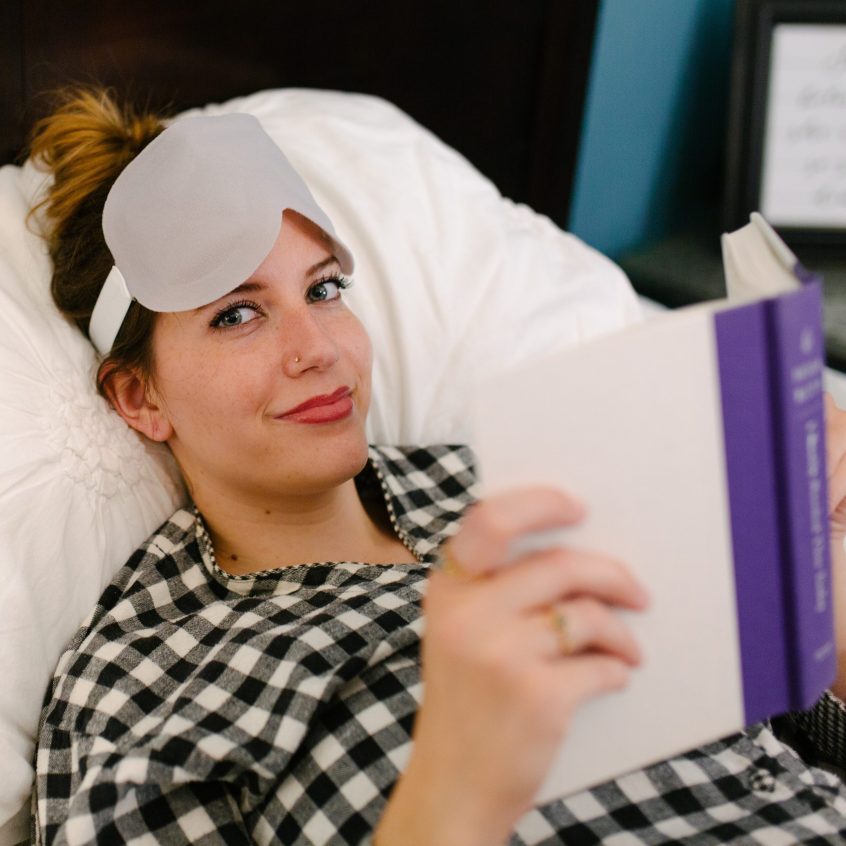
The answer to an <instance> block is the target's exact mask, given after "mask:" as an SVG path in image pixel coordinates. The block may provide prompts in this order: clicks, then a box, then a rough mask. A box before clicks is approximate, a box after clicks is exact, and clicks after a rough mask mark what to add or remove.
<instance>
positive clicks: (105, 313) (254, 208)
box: [88, 114, 353, 355]
mask: <svg viewBox="0 0 846 846" xmlns="http://www.w3.org/2000/svg"><path fill="white" fill-rule="evenodd" d="M286 209H291V210H292V211H296V212H298V213H299V214H301V215H303V216H304V217H307V218H308V219H309V220H310V221H311V222H312V223H314V224H315V225H317V226H318V227H320V229H322V230H323V232H324V233H325V235H326V236H327V238H328V239H329V241H330V243H331V247H332V250H333V252H334V255H335V257H336V258H337V259H338V262H339V263H340V265H341V270H342V271H343V272H344V273H351V272H352V270H353V258H352V254H351V253H350V251H349V250H348V249H347V247H346V246H344V244H343V243H341V241H339V240H338V238H337V236H336V235H335V230H334V228H333V226H332V222H331V221H330V220H329V218H328V217H327V216H326V214H325V212H324V211H323V210H322V209H321V208H320V207H319V206H318V205H317V203H316V202H315V199H314V197H312V195H311V192H310V191H309V190H308V187H307V186H306V184H305V182H303V180H302V178H301V177H300V175H299V174H298V173H297V172H296V171H295V170H294V168H293V167H292V166H291V163H290V162H289V161H288V159H287V158H286V157H285V155H284V153H283V152H282V151H281V150H280V149H279V147H277V146H276V144H275V143H274V141H273V140H272V139H271V138H270V136H269V135H268V134H267V133H266V132H265V131H264V129H262V127H261V124H260V123H259V122H258V120H257V119H256V118H255V117H253V116H252V115H246V114H229V115H218V116H202V117H186V118H181V119H178V120H176V121H175V122H174V123H172V124H171V125H170V126H169V127H168V128H167V129H165V130H164V131H163V132H162V133H161V135H159V136H158V137H156V138H155V139H154V140H153V141H151V142H150V144H148V145H147V146H146V147H145V148H144V149H143V150H142V151H141V152H140V153H139V154H138V156H137V157H136V158H135V159H133V160H132V161H131V162H130V163H129V164H128V165H127V166H126V168H125V169H124V170H123V172H122V173H121V174H120V176H119V177H118V178H117V180H116V181H115V183H114V185H113V186H112V189H111V191H109V195H108V197H107V198H106V204H105V207H104V208H103V234H104V236H105V239H106V244H107V245H108V247H109V249H110V250H111V253H112V256H113V258H114V261H115V266H114V267H113V268H112V270H111V272H110V273H109V275H108V276H107V277H106V281H105V283H104V285H103V289H102V290H101V292H100V295H99V297H98V298H97V303H96V305H95V306H94V311H93V313H92V315H91V321H90V324H89V329H88V334H89V336H90V338H91V340H92V342H93V343H94V346H95V347H96V348H97V350H98V351H99V352H100V353H101V354H102V355H106V354H107V353H108V352H109V350H111V348H112V345H113V344H114V340H115V337H116V336H117V333H118V331H119V330H120V327H121V325H122V323H123V321H124V318H125V317H126V312H127V310H128V309H129V306H130V304H131V302H132V300H137V301H138V302H139V303H141V304H142V305H144V306H146V307H147V308H149V309H151V310H152V311H185V310H187V309H192V308H199V307H200V306H204V305H207V304H208V303H211V302H214V301H215V300H216V299H218V298H219V297H222V296H223V295H224V294H226V293H228V292H229V291H231V290H233V289H234V288H237V287H238V286H239V285H240V284H241V283H242V282H244V281H245V280H247V279H248V278H249V277H250V276H251V275H252V273H253V272H254V271H255V270H256V268H257V267H258V266H259V265H260V264H261V263H262V262H263V261H264V259H265V258H266V257H267V255H268V253H270V251H271V249H272V248H273V245H274V244H275V243H276V239H277V237H278V236H279V230H280V227H281V225H282V212H283V211H285V210H286Z"/></svg>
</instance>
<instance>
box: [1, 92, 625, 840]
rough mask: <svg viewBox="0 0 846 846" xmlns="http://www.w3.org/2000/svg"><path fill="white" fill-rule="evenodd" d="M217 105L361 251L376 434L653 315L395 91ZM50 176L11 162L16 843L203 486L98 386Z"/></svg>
mask: <svg viewBox="0 0 846 846" xmlns="http://www.w3.org/2000/svg"><path fill="white" fill-rule="evenodd" d="M205 111H206V112H209V113H216V112H223V111H226V112H231V111H247V112H251V113H253V114H255V115H256V116H257V117H259V119H260V120H261V121H262V122H263V124H264V125H265V127H266V129H267V130H268V132H269V133H270V134H271V136H273V138H274V139H276V140H277V142H278V143H279V144H280V145H281V146H282V147H283V148H284V150H285V152H286V153H287V154H288V156H289V157H290V159H291V161H292V162H293V164H294V165H295V167H297V168H298V169H299V170H300V172H301V173H302V175H303V177H304V178H305V180H306V182H307V183H308V184H309V185H310V187H311V188H312V190H313V191H314V194H315V196H316V198H317V200H318V202H319V203H320V204H321V205H322V206H323V207H324V209H325V210H326V211H327V212H328V214H329V216H330V217H331V219H332V220H333V222H334V224H335V227H336V229H337V230H338V234H339V235H340V237H341V238H342V239H343V240H344V241H345V242H346V243H347V244H348V245H349V246H350V247H351V249H352V250H353V252H354V254H355V257H356V262H357V268H356V286H355V287H354V288H353V289H352V290H351V291H349V292H347V293H346V294H345V296H346V297H347V300H348V302H349V303H350V305H351V307H352V308H353V309H354V310H355V311H356V313H358V315H359V316H360V317H361V318H362V320H363V321H364V323H365V325H366V326H367V327H368V329H369V331H370V334H371V337H372V339H373V345H374V352H375V365H374V401H373V408H372V411H371V416H370V421H369V431H368V435H369V437H370V438H371V440H372V441H374V442H380V443H434V442H460V441H463V440H465V438H466V435H467V431H466V429H465V422H464V421H465V408H464V403H463V396H464V395H465V390H466V387H467V385H468V384H469V383H470V382H472V380H473V378H474V376H475V375H476V374H478V373H481V372H490V371H491V370H497V369H501V368H506V367H509V366H511V365H512V364H516V363H518V362H521V361H525V360H527V359H528V358H530V357H532V356H534V355H536V354H539V353H541V352H543V351H548V350H549V349H550V348H553V347H560V346H564V345H569V344H574V343H578V342H579V341H582V340H584V339H586V338H589V337H591V336H594V335H596V334H598V333H602V332H606V331H609V330H612V329H614V328H617V327H619V326H620V325H622V324H624V323H625V322H627V321H630V320H633V319H635V318H636V317H637V316H638V306H637V301H636V298H635V296H634V294H633V293H632V291H631V289H630V288H629V286H628V283H627V281H626V279H625V277H624V276H623V274H622V273H621V271H619V270H618V269H617V268H616V267H615V266H614V265H612V264H611V263H610V262H609V261H608V260H606V259H604V258H602V257H601V256H599V255H598V254H597V253H596V252H594V251H593V250H591V249H589V248H588V247H586V246H585V245H584V244H582V243H581V242H580V241H578V240H577V239H576V238H575V237H573V236H571V235H567V234H564V233H562V232H561V231H560V230H558V229H557V228H556V227H555V226H554V225H553V224H551V223H550V222H549V221H548V220H547V219H546V218H543V217H541V216H539V215H536V214H535V213H534V212H532V211H531V210H530V209H528V208H526V207H525V206H520V205H515V204H513V203H511V202H510V201H508V200H504V199H503V198H502V197H501V196H500V195H499V193H498V192H497V190H496V189H495V188H494V186H493V185H492V184H491V183H490V182H489V181H488V180H486V179H485V178H484V177H482V176H481V175H480V174H479V173H478V172H477V171H476V170H474V169H473V167H472V166H470V165H469V164H468V162H467V161H466V160H464V159H463V158H462V157H461V156H460V155H458V154H457V153H456V152H455V151H454V150H452V149H450V148H449V147H447V146H446V145H444V144H442V143H441V142H440V141H439V140H438V139H437V138H435V137H434V136H433V135H432V134H431V133H429V132H427V131H426V130H424V129H423V128H421V127H420V126H419V125H418V124H416V123H415V122H414V121H413V120H411V119H410V118H409V117H408V116H407V115H405V114H404V113H402V112H401V111H399V110H398V109H396V108H395V107H393V106H391V105H390V104H388V103H386V102H384V101H382V100H380V99H377V98H375V97H370V96H365V95H356V94H343V93H337V92H321V91H309V90H299V89H288V90H281V91H268V92H262V93H259V94H255V95H253V96H250V97H246V98H240V99H238V100H233V101H231V102H228V103H225V104H223V105H214V106H209V107H207V108H206V109H205ZM43 183H44V177H43V175H41V174H39V173H38V172H37V171H35V170H34V169H33V168H32V166H31V165H29V164H28V165H27V166H26V167H24V168H23V169H19V168H16V167H12V166H7V167H4V168H2V169H0V358H2V362H3V365H2V368H0V396H2V397H3V400H2V406H0V667H2V671H3V674H4V680H3V684H2V685H0V761H2V767H3V778H2V779H0V846H2V844H3V843H4V842H7V843H11V842H15V840H14V836H15V835H16V836H17V837H18V839H20V838H21V837H23V836H25V834H26V831H25V828H23V827H22V826H23V825H25V814H26V809H25V808H22V807H21V806H22V804H23V803H25V802H26V801H27V798H28V794H29V790H30V783H31V778H32V767H31V758H32V753H33V743H34V735H35V731H36V723H37V719H38V715H39V711H40V708H41V703H42V697H43V694H44V691H45V689H46V686H47V684H48V681H49V677H50V675H51V673H52V670H53V667H54V665H55V662H56V660H57V658H58V656H59V654H60V651H61V650H62V648H63V647H64V645H65V644H66V642H67V641H68V640H69V638H70V637H71V635H72V634H73V632H74V630H75V629H76V628H77V627H78V625H79V624H80V622H81V621H82V619H83V617H84V616H85V615H86V614H87V613H88V611H89V610H90V609H91V608H92V607H93V605H94V603H95V601H96V599H97V597H98V595H99V593H100V592H101V590H102V588H103V587H104V585H105V584H106V583H107V582H108V580H109V579H110V577H111V575H112V574H113V573H114V572H115V571H116V570H117V569H118V568H119V567H120V566H121V564H122V563H123V562H124V560H125V559H126V558H127V557H128V555H129V554H130V553H131V552H132V550H134V549H135V548H136V547H137V546H138V545H139V544H140V543H141V542H142V541H143V540H144V538H145V537H146V536H147V535H148V534H149V533H150V532H151V531H153V529H154V528H155V527H156V526H157V525H158V524H159V523H160V522H161V521H163V520H164V519H165V518H167V517H168V516H169V515H170V514H171V513H172V511H174V510H175V508H176V507H177V506H178V505H179V503H180V502H181V500H182V498H183V491H182V488H181V485H180V483H179V481H178V477H177V475H176V473H175V470H174V468H173V465H172V462H171V461H170V458H169V454H167V452H166V451H165V452H162V451H160V450H156V449H153V448H152V447H151V446H150V445H147V444H145V443H143V442H142V440H141V439H140V438H139V437H137V436H136V435H135V434H134V433H133V432H132V431H131V430H129V429H128V428H127V427H126V426H125V425H124V424H123V422H122V421H121V420H120V419H119V418H118V417H117V416H116V415H115V413H114V412H112V411H111V410H110V409H109V408H108V406H107V404H106V403H105V402H104V401H102V400H101V399H100V398H99V397H98V396H97V394H96V392H95V390H94V387H93V384H94V383H93V371H94V367H95V357H94V352H93V349H92V348H91V346H90V345H89V344H88V342H87V341H85V340H84V339H83V337H82V335H81V334H80V333H79V332H78V331H77V330H76V329H75V328H74V327H72V326H70V325H68V324H67V323H66V322H65V321H64V320H63V319H62V318H61V317H60V315H59V314H58V312H57V311H56V309H55V307H54V306H53V304H52V301H51V299H50V295H49V276H50V268H49V261H48V259H47V256H46V252H45V247H44V244H43V243H42V241H41V240H40V239H39V238H37V237H36V236H35V235H34V234H33V233H32V232H29V231H28V230H27V228H26V226H25V222H24V218H25V215H26V212H27V209H28V207H29V206H30V204H31V203H32V200H33V198H34V197H35V196H36V194H37V192H38V190H39V189H40V188H42V187H43ZM17 813H20V814H22V816H20V817H19V818H18V819H17V820H16V821H13V819H12V818H13V817H14V816H15V814H17ZM4 835H5V837H6V840H5V841H4V840H3V836H4Z"/></svg>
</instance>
